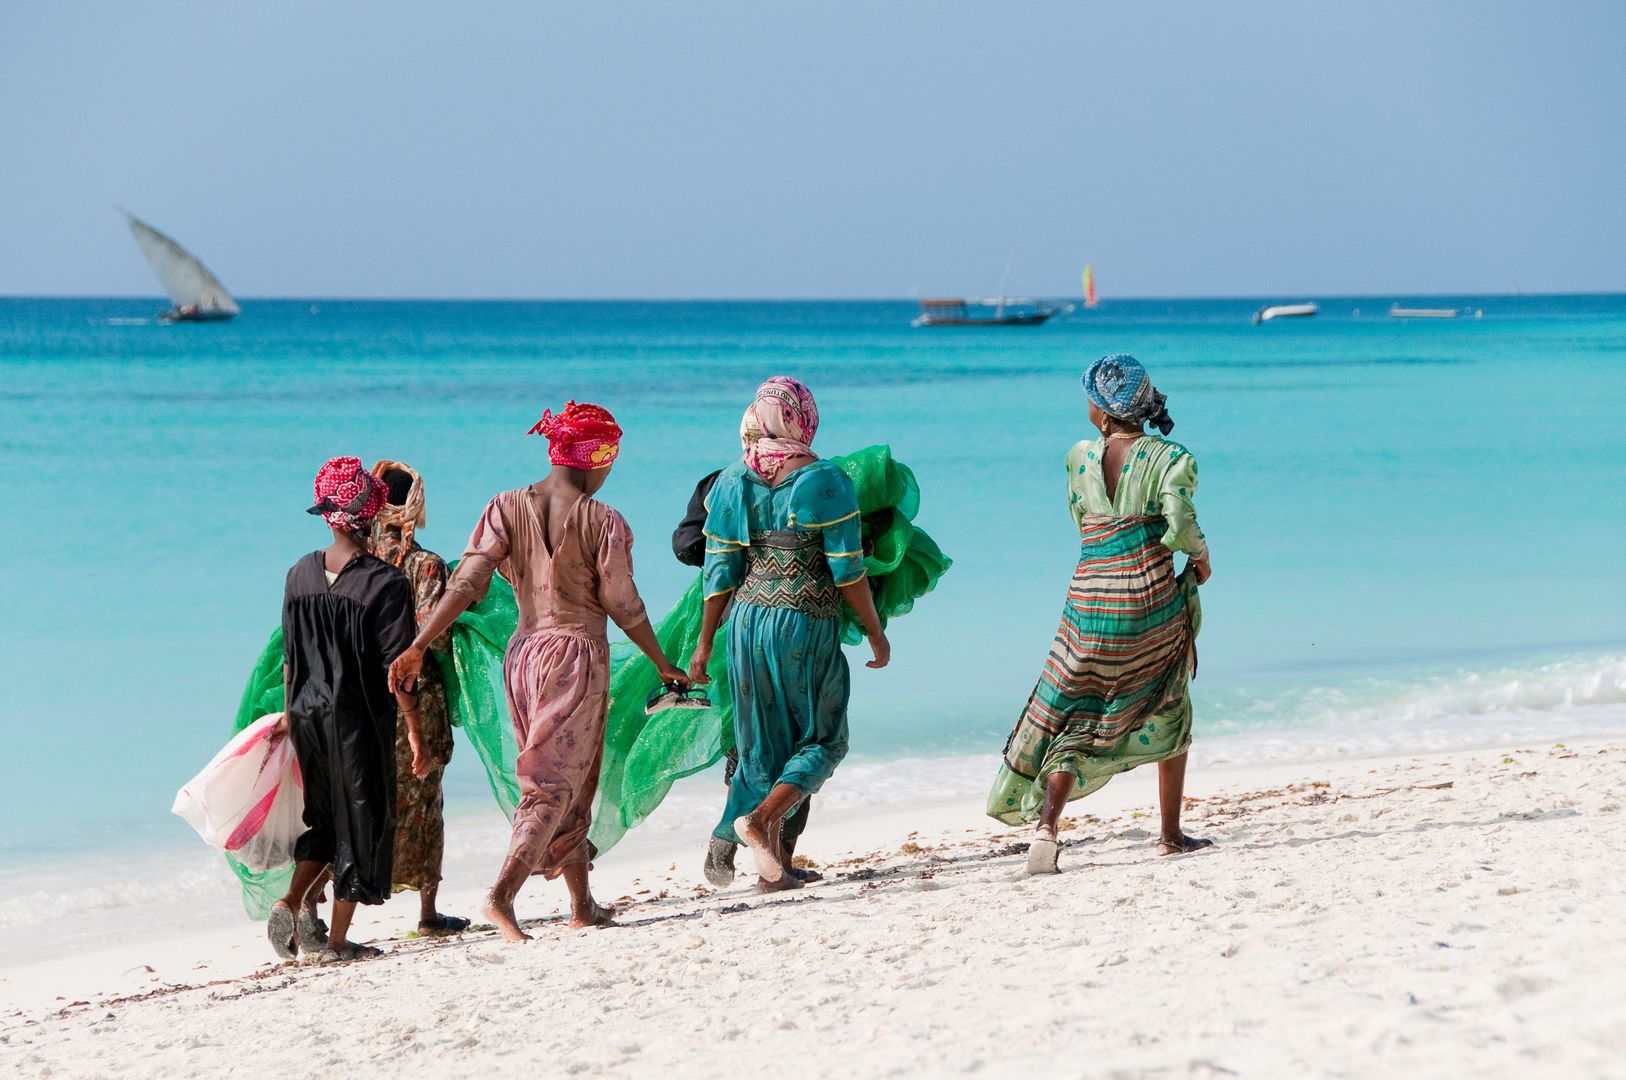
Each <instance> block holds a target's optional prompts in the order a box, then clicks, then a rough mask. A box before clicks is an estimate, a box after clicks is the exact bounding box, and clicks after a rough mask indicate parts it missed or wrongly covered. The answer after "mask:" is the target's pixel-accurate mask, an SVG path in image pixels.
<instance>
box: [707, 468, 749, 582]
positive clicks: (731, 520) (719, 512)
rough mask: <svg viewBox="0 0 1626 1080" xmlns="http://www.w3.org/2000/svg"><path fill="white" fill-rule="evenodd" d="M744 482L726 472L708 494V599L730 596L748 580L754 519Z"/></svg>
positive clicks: (733, 471) (731, 473)
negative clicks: (746, 572) (748, 505)
mask: <svg viewBox="0 0 1626 1080" xmlns="http://www.w3.org/2000/svg"><path fill="white" fill-rule="evenodd" d="M744 484H745V481H744V479H743V478H742V477H741V476H740V474H739V473H738V472H737V471H736V470H734V469H732V468H730V469H724V470H723V474H722V475H721V476H719V477H718V478H717V482H716V483H715V484H713V485H712V486H711V491H710V492H708V493H707V494H706V526H705V537H706V561H705V568H704V570H703V571H702V582H703V585H702V588H703V589H704V592H705V596H706V599H708V600H709V599H711V598H712V597H713V596H721V595H724V594H726V593H731V592H733V591H734V590H735V589H737V588H739V587H740V582H741V581H744V580H745V549H746V548H748V547H750V546H751V519H750V516H749V512H748V510H747V509H746V505H745V488H744Z"/></svg>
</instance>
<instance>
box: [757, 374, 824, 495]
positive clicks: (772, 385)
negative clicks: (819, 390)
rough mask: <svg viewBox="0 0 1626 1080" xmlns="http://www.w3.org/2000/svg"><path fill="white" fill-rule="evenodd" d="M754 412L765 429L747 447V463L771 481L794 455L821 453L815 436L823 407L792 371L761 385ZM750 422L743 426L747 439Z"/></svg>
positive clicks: (815, 455)
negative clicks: (814, 450)
mask: <svg viewBox="0 0 1626 1080" xmlns="http://www.w3.org/2000/svg"><path fill="white" fill-rule="evenodd" d="M750 411H751V413H752V414H754V415H755V417H756V422H757V425H758V426H759V427H760V428H761V429H762V437H761V438H759V439H757V440H756V441H755V442H752V443H750V444H748V445H747V446H746V447H745V463H746V464H747V465H749V466H751V468H753V469H755V470H756V472H757V475H759V476H761V477H762V478H763V479H764V480H766V481H768V482H769V483H770V484H771V483H773V481H774V480H775V479H776V478H777V477H778V476H779V470H780V469H781V468H783V467H784V464H785V462H786V461H787V460H789V459H790V458H793V457H818V455H817V454H815V453H814V452H813V446H812V443H813V436H814V435H815V434H817V433H818V430H819V407H818V406H817V405H815V404H814V403H813V391H811V390H809V389H808V388H807V387H806V386H805V385H803V384H802V383H801V382H799V381H797V380H796V379H793V378H791V377H790V376H788V375H775V376H774V377H773V378H771V379H769V380H768V381H767V382H765V383H763V384H762V385H761V386H759V387H757V398H756V400H755V401H754V402H752V403H751V409H750ZM745 434H746V425H744V424H742V425H741V426H740V437H741V439H742V440H743V439H744V437H745Z"/></svg>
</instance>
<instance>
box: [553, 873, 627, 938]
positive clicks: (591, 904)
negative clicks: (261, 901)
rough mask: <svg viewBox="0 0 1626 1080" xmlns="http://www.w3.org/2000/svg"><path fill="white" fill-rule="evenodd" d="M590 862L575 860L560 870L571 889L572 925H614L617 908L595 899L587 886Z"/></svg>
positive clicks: (566, 886)
mask: <svg viewBox="0 0 1626 1080" xmlns="http://www.w3.org/2000/svg"><path fill="white" fill-rule="evenodd" d="M588 865H589V864H588V863H587V862H586V861H585V860H583V861H582V862H573V863H570V864H568V865H566V866H565V868H564V869H563V870H562V871H560V876H562V877H563V878H564V879H565V888H567V889H569V890H570V925H571V926H574V927H577V928H580V927H586V926H614V925H615V922H614V919H615V908H613V907H608V906H606V905H604V904H600V903H599V902H598V901H597V900H594V899H593V892H592V890H591V889H589V888H588V886H587V871H588Z"/></svg>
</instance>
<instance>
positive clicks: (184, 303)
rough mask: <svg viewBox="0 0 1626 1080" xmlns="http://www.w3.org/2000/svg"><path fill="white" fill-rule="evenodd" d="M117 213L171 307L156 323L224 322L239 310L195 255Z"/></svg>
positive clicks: (133, 218) (149, 228) (160, 234)
mask: <svg viewBox="0 0 1626 1080" xmlns="http://www.w3.org/2000/svg"><path fill="white" fill-rule="evenodd" d="M120 213H123V214H124V220H125V222H126V223H127V224H128V225H129V226H130V232H131V234H132V235H133V236H135V240H136V246H138V247H139V248H141V254H142V255H144V256H146V259H147V265H148V266H151V267H152V272H153V273H154V274H156V275H157V276H158V282H159V284H161V285H163V287H164V291H165V292H167V293H169V299H170V301H171V303H172V304H173V305H174V306H173V307H171V308H170V309H169V310H168V311H161V312H159V313H158V318H159V320H160V321H162V322H225V321H226V320H227V319H230V318H233V317H235V316H236V315H237V314H238V313H239V312H241V311H242V310H243V309H242V308H241V307H239V306H238V304H237V301H236V300H234V299H232V295H231V293H229V292H227V291H226V286H224V285H222V284H221V283H220V279H219V278H217V277H215V276H214V274H212V273H210V272H209V268H208V267H206V266H204V265H203V263H201V262H199V261H198V259H197V256H195V255H193V254H192V253H191V252H190V251H187V250H186V249H185V248H183V247H182V246H181V245H179V244H177V243H176V242H175V241H174V240H172V239H170V238H169V237H168V236H165V235H164V234H163V233H161V232H159V231H158V230H157V229H155V228H153V227H152V226H151V225H148V224H147V223H146V222H144V221H141V220H140V219H138V218H136V217H135V216H134V215H132V214H130V213H128V212H126V211H122V210H121V211H120Z"/></svg>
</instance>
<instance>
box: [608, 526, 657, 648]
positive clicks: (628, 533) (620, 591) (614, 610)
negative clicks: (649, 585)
mask: <svg viewBox="0 0 1626 1080" xmlns="http://www.w3.org/2000/svg"><path fill="white" fill-rule="evenodd" d="M606 509H608V508H606ZM598 600H599V603H600V604H602V605H604V611H605V613H606V614H607V615H609V616H610V618H612V619H614V620H615V624H616V625H617V626H619V627H621V629H623V630H625V629H627V628H628V627H629V626H637V625H638V624H639V623H642V622H648V621H649V614H648V613H647V612H646V611H645V610H644V601H643V598H642V597H640V596H639V595H638V586H637V585H635V584H633V580H632V529H631V528H630V527H629V526H628V525H627V519H626V518H624V517H622V516H621V515H620V514H619V513H618V512H617V511H614V510H609V511H608V512H607V513H606V514H605V515H604V533H603V535H602V536H600V537H599V541H598Z"/></svg>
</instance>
